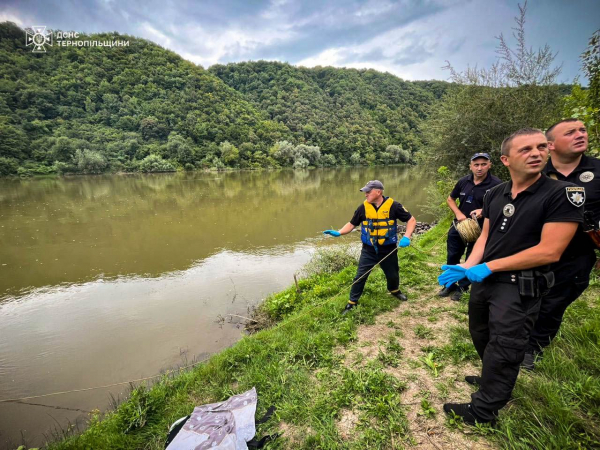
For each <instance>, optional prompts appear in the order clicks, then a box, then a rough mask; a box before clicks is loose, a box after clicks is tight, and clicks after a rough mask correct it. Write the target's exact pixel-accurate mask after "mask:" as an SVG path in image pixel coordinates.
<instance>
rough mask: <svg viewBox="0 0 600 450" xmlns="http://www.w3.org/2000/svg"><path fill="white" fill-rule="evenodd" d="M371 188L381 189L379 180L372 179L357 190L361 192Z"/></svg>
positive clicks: (368, 190) (381, 185) (369, 190)
mask: <svg viewBox="0 0 600 450" xmlns="http://www.w3.org/2000/svg"><path fill="white" fill-rule="evenodd" d="M373 189H381V190H382V191H383V183H382V182H381V181H379V180H372V181H369V182H368V183H367V184H365V187H363V188H361V189H359V190H360V191H362V192H371V191H372V190H373Z"/></svg>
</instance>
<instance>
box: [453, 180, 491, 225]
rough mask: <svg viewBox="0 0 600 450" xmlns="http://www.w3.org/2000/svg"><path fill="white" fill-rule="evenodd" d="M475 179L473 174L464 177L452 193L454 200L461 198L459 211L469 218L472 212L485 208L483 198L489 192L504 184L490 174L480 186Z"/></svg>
mask: <svg viewBox="0 0 600 450" xmlns="http://www.w3.org/2000/svg"><path fill="white" fill-rule="evenodd" d="M473 178H474V177H473V174H472V173H471V174H469V175H467V176H465V177H462V178H461V179H460V180H458V182H457V183H456V186H454V189H452V192H451V193H450V197H452V198H453V199H455V200H456V199H458V198H460V203H459V205H458V209H460V212H462V213H463V214H464V215H465V216H467V217H469V215H470V214H471V212H472V211H474V210H476V209H480V208H483V197H485V193H486V192H487V191H489V190H490V189H491V188H493V187H494V186H498V185H499V184H500V183H502V180H500V178H498V177H495V176H494V175H492V174H491V173H489V172H488V174H487V176H486V177H485V179H484V180H483V181H482V182H481V183H479V184H475V182H474V181H473Z"/></svg>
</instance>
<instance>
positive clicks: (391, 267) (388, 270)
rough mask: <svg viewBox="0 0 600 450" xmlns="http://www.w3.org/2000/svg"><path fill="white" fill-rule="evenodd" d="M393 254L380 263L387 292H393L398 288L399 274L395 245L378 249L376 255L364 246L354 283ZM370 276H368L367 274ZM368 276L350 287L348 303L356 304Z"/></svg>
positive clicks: (370, 247)
mask: <svg viewBox="0 0 600 450" xmlns="http://www.w3.org/2000/svg"><path fill="white" fill-rule="evenodd" d="M392 252H394V253H395V254H394V255H390V256H388V257H387V258H386V259H385V261H383V262H381V269H382V270H383V273H384V274H385V278H386V279H387V288H388V291H395V290H397V289H398V287H399V286H400V274H399V273H398V272H399V267H398V252H397V251H396V246H395V245H387V246H385V247H379V252H378V253H376V252H375V249H374V248H373V247H372V246H370V245H364V244H363V248H362V252H361V253H360V259H359V260H358V270H357V271H356V276H355V277H354V281H356V280H358V279H359V278H360V277H361V276H363V275H364V274H365V273H366V272H368V271H369V270H370V269H372V268H373V267H374V266H375V264H377V263H378V262H380V261H381V260H382V259H383V258H385V257H386V256H387V255H389V254H390V253H392ZM369 275H370V274H369ZM369 275H366V276H364V277H363V278H362V279H361V280H360V281H359V282H358V283H356V284H355V285H353V286H352V288H351V289H350V302H352V303H358V299H359V298H360V296H361V295H362V293H363V290H364V288H365V283H366V282H367V278H369Z"/></svg>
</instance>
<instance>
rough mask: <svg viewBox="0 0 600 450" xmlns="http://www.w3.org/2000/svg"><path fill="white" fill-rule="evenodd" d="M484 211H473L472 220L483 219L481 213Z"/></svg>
mask: <svg viewBox="0 0 600 450" xmlns="http://www.w3.org/2000/svg"><path fill="white" fill-rule="evenodd" d="M482 211H483V209H482V208H480V209H474V210H473V211H471V218H473V219H481V212H482Z"/></svg>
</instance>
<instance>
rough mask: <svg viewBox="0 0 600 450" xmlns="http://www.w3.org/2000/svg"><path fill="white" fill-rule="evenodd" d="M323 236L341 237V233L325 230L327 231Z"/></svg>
mask: <svg viewBox="0 0 600 450" xmlns="http://www.w3.org/2000/svg"><path fill="white" fill-rule="evenodd" d="M323 234H328V235H330V236H333V237H340V236H341V234H340V232H339V231H335V230H325V231H323Z"/></svg>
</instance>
